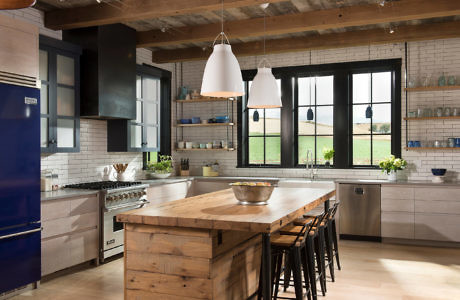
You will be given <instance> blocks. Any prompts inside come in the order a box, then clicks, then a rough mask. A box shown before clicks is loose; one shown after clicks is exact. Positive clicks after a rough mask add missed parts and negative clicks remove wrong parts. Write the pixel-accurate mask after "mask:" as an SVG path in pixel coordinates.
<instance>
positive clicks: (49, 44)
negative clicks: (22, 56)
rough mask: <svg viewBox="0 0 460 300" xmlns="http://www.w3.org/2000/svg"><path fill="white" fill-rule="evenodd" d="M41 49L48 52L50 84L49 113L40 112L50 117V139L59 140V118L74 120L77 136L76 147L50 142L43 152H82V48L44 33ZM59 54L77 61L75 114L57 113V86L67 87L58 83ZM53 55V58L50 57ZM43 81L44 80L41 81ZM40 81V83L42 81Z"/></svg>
mask: <svg viewBox="0 0 460 300" xmlns="http://www.w3.org/2000/svg"><path fill="white" fill-rule="evenodd" d="M39 50H43V51H46V52H47V53H48V74H49V78H48V80H47V81H43V82H45V83H46V85H47V86H48V105H49V107H48V114H40V116H41V117H46V118H47V119H48V122H49V123H48V140H50V139H54V140H57V121H58V119H71V120H74V126H75V132H74V134H75V136H74V145H75V146H74V147H57V142H56V143H54V144H52V145H51V144H49V143H48V147H41V150H40V151H41V153H71V152H80V56H81V54H82V48H81V47H80V46H77V45H74V44H71V43H69V42H65V41H62V40H57V39H54V38H50V37H47V36H44V35H40V36H39ZM57 55H62V56H68V57H72V58H73V59H74V61H75V69H74V72H75V74H74V80H75V84H74V86H73V87H72V88H73V89H74V90H75V108H74V110H75V116H73V117H71V116H58V115H57V108H56V107H57V88H58V87H66V85H65V84H58V83H57V78H56V76H57V61H56V60H57ZM50 57H52V58H53V59H50ZM41 82H42V81H41ZM41 82H40V83H41Z"/></svg>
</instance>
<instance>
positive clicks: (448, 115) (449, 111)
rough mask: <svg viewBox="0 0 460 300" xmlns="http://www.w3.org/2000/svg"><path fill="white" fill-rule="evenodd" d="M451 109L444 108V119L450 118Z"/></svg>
mask: <svg viewBox="0 0 460 300" xmlns="http://www.w3.org/2000/svg"><path fill="white" fill-rule="evenodd" d="M450 114H451V109H450V107H444V117H450Z"/></svg>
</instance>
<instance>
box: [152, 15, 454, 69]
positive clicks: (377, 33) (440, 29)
mask: <svg viewBox="0 0 460 300" xmlns="http://www.w3.org/2000/svg"><path fill="white" fill-rule="evenodd" d="M457 37H460V21H454V22H442V23H430V24H422V25H406V26H401V27H398V28H396V29H395V32H394V33H393V34H391V33H389V32H388V30H384V29H381V28H377V29H369V30H356V31H348V32H342V33H330V34H324V35H320V34H315V35H310V36H305V37H296V38H283V39H273V40H267V41H266V52H267V53H269V54H270V53H285V52H296V51H308V50H318V49H332V48H345V47H354V46H363V45H370V44H388V43H399V42H406V41H419V40H433V39H444V38H457ZM232 49H233V52H234V53H235V55H237V56H250V55H261V54H263V42H262V41H258V42H249V43H238V44H233V45H232ZM210 53H211V49H206V51H203V49H202V48H199V47H193V48H184V49H174V50H158V51H155V52H153V55H152V60H153V62H155V63H168V62H179V61H190V60H203V59H206V58H208V57H209V55H210Z"/></svg>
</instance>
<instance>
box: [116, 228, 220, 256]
mask: <svg viewBox="0 0 460 300" xmlns="http://www.w3.org/2000/svg"><path fill="white" fill-rule="evenodd" d="M125 243H126V245H127V251H136V252H150V253H159V254H173V255H180V256H190V257H201V258H211V257H212V241H211V239H210V238H202V237H193V236H190V237H187V236H177V235H170V234H162V233H144V232H129V234H128V240H127V241H125Z"/></svg>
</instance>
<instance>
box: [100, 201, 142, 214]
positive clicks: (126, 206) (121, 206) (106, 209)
mask: <svg viewBox="0 0 460 300" xmlns="http://www.w3.org/2000/svg"><path fill="white" fill-rule="evenodd" d="M147 203H150V202H149V201H147V200H143V201H140V202H136V203H135V204H132V203H129V204H124V205H117V206H112V207H110V208H107V207H106V208H105V209H104V210H105V212H110V211H114V210H117V209H122V208H128V207H131V206H132V207H134V206H139V205H140V207H139V208H141V207H143V206H144V205H146V204H147Z"/></svg>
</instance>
